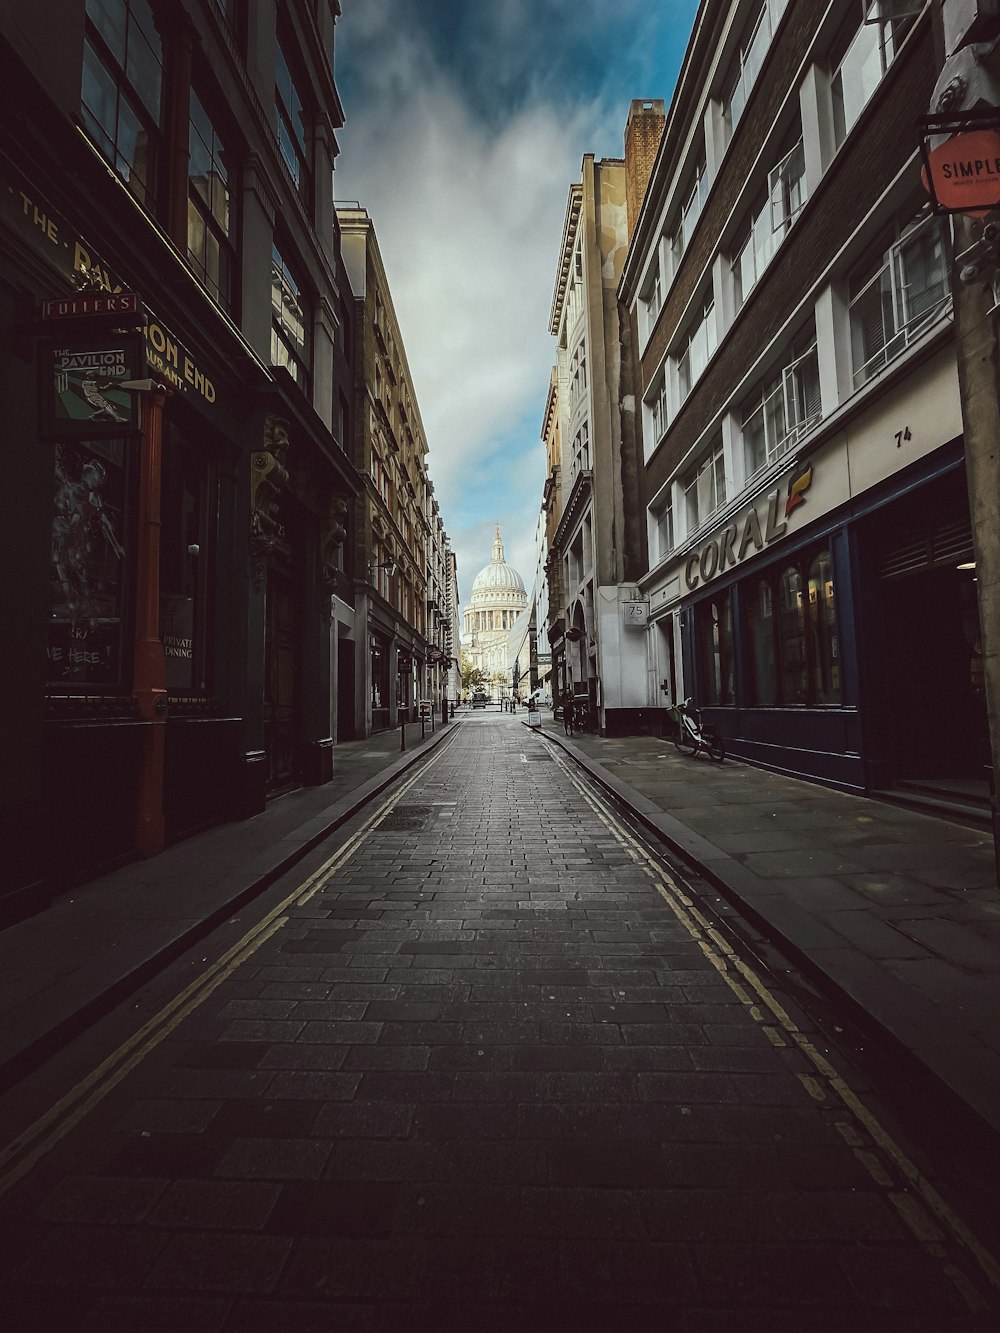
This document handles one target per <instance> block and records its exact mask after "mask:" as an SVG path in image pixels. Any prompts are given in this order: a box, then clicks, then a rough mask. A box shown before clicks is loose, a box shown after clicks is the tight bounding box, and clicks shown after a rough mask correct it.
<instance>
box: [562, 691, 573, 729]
mask: <svg viewBox="0 0 1000 1333" xmlns="http://www.w3.org/2000/svg"><path fill="white" fill-rule="evenodd" d="M563 730H564V731H565V732H566V735H567V736H572V735H573V696H572V694H570V692H569V690H567V691H566V692H565V694H564V695H563Z"/></svg>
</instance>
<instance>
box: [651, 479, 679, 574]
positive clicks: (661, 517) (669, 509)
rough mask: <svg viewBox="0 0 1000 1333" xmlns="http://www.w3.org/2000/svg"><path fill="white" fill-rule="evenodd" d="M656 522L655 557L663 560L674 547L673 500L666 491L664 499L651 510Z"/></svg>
mask: <svg viewBox="0 0 1000 1333" xmlns="http://www.w3.org/2000/svg"><path fill="white" fill-rule="evenodd" d="M653 522H654V523H655V524H656V559H657V560H665V559H666V558H667V556H668V555H669V554H670V552H671V551H672V550H673V549H674V502H673V496H672V495H670V494H669V493H668V495H667V499H666V501H665V502H664V503H663V504H662V505H661V506H660V507H659V508H658V509H654V510H653Z"/></svg>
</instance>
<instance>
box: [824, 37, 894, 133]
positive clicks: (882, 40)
mask: <svg viewBox="0 0 1000 1333" xmlns="http://www.w3.org/2000/svg"><path fill="white" fill-rule="evenodd" d="M914 17H915V16H914V15H913V14H904V15H901V16H900V17H899V18H889V19H882V20H880V21H879V22H877V23H862V24H861V26H860V27H859V26H858V20H857V17H856V16H853V17H852V19H851V21H850V22H849V23H848V25H847V26H846V27H844V28H843V29H842V30H841V33H840V35H839V38H838V40H837V42H836V43H835V44H834V50H833V63H834V65H835V66H836V69H835V71H834V75H833V79H832V81H831V85H830V91H831V94H832V97H833V129H834V138H835V140H836V143H837V147H838V148H839V147H840V145H841V144H842V143H843V142H844V140H845V139H846V138H847V136H848V134H849V133H850V131H851V129H852V128H853V126H854V124H855V122H856V121H857V119H858V117H859V116H860V115H861V112H862V111H863V110H864V108H865V106H866V105H867V103H868V99H869V98H870V97H871V95H872V93H873V92H874V91H875V89H876V88H877V87H878V85H879V84H880V83H881V81H882V79H883V77H884V76H885V73H886V70H887V69H888V68H889V66H890V65H891V64H892V62H893V60H894V59H895V58H896V53H897V51H898V50H899V46H900V43H901V42H902V40H903V38H904V37H905V36H906V33H907V31H908V30H909V28H910V27H911V25H912V23H913V20H914Z"/></svg>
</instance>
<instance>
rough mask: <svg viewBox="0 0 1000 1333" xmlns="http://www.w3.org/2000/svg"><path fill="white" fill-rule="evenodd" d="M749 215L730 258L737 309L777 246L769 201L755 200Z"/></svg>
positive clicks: (751, 289) (748, 293)
mask: <svg viewBox="0 0 1000 1333" xmlns="http://www.w3.org/2000/svg"><path fill="white" fill-rule="evenodd" d="M751 217H752V220H751V222H750V229H749V231H747V232H744V234H743V240H742V242H741V244H740V246H739V249H738V250H737V251H736V257H735V258H734V260H733V296H734V300H735V306H736V309H737V310H739V309H740V308H741V306H742V305H743V302H744V301H745V300H746V299H747V297H748V296H749V295H750V293H751V291H753V289H754V287H755V286H756V285H757V282H758V281H759V280H760V276H761V274H762V273H763V272H764V269H765V268H766V267H767V265H768V263H769V262H770V260H771V256H772V255H773V254H774V252H775V250H776V249H777V248H778V240H779V237H778V235H777V234H776V233H775V231H774V228H773V226H772V224H771V207H770V201H769V200H766V199H759V200H758V201H757V204H756V206H755V207H754V209H753V212H752V215H751Z"/></svg>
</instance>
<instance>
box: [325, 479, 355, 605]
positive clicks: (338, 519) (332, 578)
mask: <svg viewBox="0 0 1000 1333" xmlns="http://www.w3.org/2000/svg"><path fill="white" fill-rule="evenodd" d="M347 512H348V504H347V499H346V497H345V496H343V495H339V494H338V495H334V496H333V497H332V498H331V500H330V505H329V508H328V510H327V512H326V514H325V515H324V516H323V518H322V519H321V521H320V530H319V541H320V549H319V587H320V596H321V598H322V601H323V605H324V606H325V607H327V608H328V607H329V605H330V598H331V596H332V595H333V593H334V592H335V591H336V588H337V572H338V568H337V551H338V550H339V549H340V547H341V546H343V544H344V538H345V537H346V536H347Z"/></svg>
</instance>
